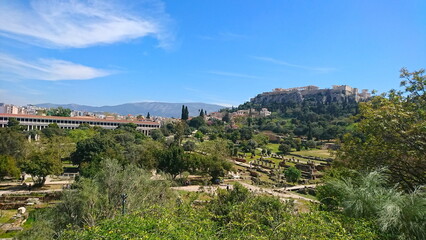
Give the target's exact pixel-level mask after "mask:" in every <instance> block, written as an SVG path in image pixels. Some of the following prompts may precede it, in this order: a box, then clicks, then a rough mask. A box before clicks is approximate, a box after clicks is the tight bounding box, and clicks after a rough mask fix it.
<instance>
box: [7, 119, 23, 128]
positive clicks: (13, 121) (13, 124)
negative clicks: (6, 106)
mask: <svg viewBox="0 0 426 240" xmlns="http://www.w3.org/2000/svg"><path fill="white" fill-rule="evenodd" d="M19 124H21V123H20V122H19V121H18V120H17V119H16V118H14V117H11V118H9V121H8V122H7V127H10V128H14V129H19Z"/></svg>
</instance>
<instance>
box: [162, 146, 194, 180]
mask: <svg viewBox="0 0 426 240" xmlns="http://www.w3.org/2000/svg"><path fill="white" fill-rule="evenodd" d="M158 154H159V156H158V169H159V170H161V171H163V172H165V173H168V174H170V175H171V176H172V178H173V179H175V178H176V177H177V175H179V174H181V173H182V172H183V171H185V170H187V157H188V155H186V154H185V152H184V151H183V148H181V147H178V146H171V147H170V148H169V149H166V150H164V151H162V152H160V153H158Z"/></svg>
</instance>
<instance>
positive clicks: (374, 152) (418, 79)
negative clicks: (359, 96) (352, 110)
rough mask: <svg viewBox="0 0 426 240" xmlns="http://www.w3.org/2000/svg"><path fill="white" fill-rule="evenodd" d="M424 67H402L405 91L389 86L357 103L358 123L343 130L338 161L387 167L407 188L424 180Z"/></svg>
mask: <svg viewBox="0 0 426 240" xmlns="http://www.w3.org/2000/svg"><path fill="white" fill-rule="evenodd" d="M423 73H424V70H420V71H417V72H413V73H409V72H408V71H406V70H405V69H403V70H402V75H401V76H402V77H404V78H408V80H405V81H403V82H402V85H403V86H404V87H405V90H404V91H395V90H391V91H390V92H389V93H388V94H387V95H385V96H376V97H374V98H373V99H372V100H371V101H369V102H365V103H361V104H360V110H359V111H360V112H359V114H358V115H357V120H358V123H357V124H356V125H355V129H354V131H353V132H352V133H349V134H346V135H345V136H344V138H343V144H342V146H341V148H340V150H339V151H338V153H337V160H338V161H337V163H338V164H343V165H344V166H347V167H350V168H354V169H371V168H377V167H379V168H380V167H386V168H387V171H385V173H387V174H388V175H389V176H391V177H390V178H388V179H389V180H390V181H391V182H393V183H399V184H400V186H401V187H403V188H404V189H406V190H414V189H415V188H416V187H417V186H420V185H424V184H426V175H425V172H426V158H425V157H424V156H425V149H426V131H425V130H424V129H426V104H425V103H426V100H425V99H426V96H425V91H424V85H425V82H426V76H423Z"/></svg>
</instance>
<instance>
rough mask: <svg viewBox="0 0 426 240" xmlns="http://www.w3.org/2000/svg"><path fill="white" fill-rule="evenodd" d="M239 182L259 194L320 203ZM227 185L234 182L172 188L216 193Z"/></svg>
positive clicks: (290, 193)
mask: <svg viewBox="0 0 426 240" xmlns="http://www.w3.org/2000/svg"><path fill="white" fill-rule="evenodd" d="M239 183H240V184H241V185H243V186H244V187H245V188H247V189H249V190H250V191H251V192H255V193H259V194H262V193H263V194H269V195H272V196H276V197H279V198H281V199H295V200H298V199H299V200H305V201H309V202H316V203H318V201H316V200H312V199H310V198H307V197H303V196H300V195H297V194H294V193H292V192H285V193H282V192H277V191H274V189H271V188H262V187H258V186H254V185H251V184H248V183H244V182H239ZM227 187H229V188H230V189H232V187H233V185H232V184H230V185H219V186H201V185H191V186H183V187H172V189H175V190H182V191H189V192H198V191H203V192H207V193H214V192H216V190H217V189H218V188H221V189H226V188H227ZM280 190H281V189H280Z"/></svg>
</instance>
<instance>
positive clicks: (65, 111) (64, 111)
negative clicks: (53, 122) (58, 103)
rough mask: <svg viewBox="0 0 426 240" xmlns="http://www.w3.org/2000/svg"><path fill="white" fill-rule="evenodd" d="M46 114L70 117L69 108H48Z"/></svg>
mask: <svg viewBox="0 0 426 240" xmlns="http://www.w3.org/2000/svg"><path fill="white" fill-rule="evenodd" d="M47 116H59V117H70V116H71V109H69V108H63V107H58V108H50V109H49V110H48V111H47Z"/></svg>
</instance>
